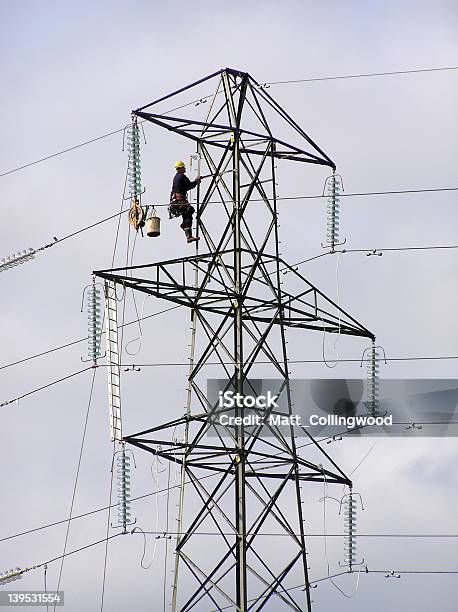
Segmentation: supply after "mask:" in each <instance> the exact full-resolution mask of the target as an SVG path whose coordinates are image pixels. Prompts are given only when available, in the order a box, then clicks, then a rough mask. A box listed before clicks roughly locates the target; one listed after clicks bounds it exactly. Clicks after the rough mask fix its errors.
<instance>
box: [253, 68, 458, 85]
mask: <svg viewBox="0 0 458 612" xmlns="http://www.w3.org/2000/svg"><path fill="white" fill-rule="evenodd" d="M457 68H458V66H443V67H440V68H417V69H414V70H393V71H390V72H364V73H360V74H345V75H337V76H329V77H314V78H309V79H292V80H288V81H269V82H267V83H263V84H262V86H264V85H285V84H288V83H314V82H316V81H337V80H339V79H361V78H366V77H380V76H393V75H397V74H417V73H421V72H440V71H444V70H456V69H457ZM262 86H261V87H262Z"/></svg>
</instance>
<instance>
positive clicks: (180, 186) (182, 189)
mask: <svg viewBox="0 0 458 612" xmlns="http://www.w3.org/2000/svg"><path fill="white" fill-rule="evenodd" d="M196 185H197V181H190V180H189V179H188V177H187V176H186V174H183V172H177V173H176V174H175V176H174V178H173V184H172V196H173V194H174V193H180V194H181V195H183V196H185V197H186V193H187V192H188V191H189V190H190V189H194V187H195V186H196Z"/></svg>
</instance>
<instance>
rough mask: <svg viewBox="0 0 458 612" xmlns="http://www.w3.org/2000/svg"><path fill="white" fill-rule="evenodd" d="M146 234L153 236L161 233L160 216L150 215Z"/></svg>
mask: <svg viewBox="0 0 458 612" xmlns="http://www.w3.org/2000/svg"><path fill="white" fill-rule="evenodd" d="M146 235H147V236H151V237H156V236H160V235H161V220H160V218H159V217H148V219H147V220H146Z"/></svg>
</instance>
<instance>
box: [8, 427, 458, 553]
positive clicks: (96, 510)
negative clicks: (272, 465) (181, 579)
mask: <svg viewBox="0 0 458 612" xmlns="http://www.w3.org/2000/svg"><path fill="white" fill-rule="evenodd" d="M457 423H458V422H457ZM457 423H455V422H453V424H457ZM394 424H395V425H399V424H402V425H410V423H394ZM423 424H426V423H423ZM428 424H435V423H428ZM437 424H441V425H442V424H447V425H448V424H450V423H437ZM365 427H368V426H367V425H359V426H357V427H354V428H352V429H350V430H349V429H345V430H344V431H341V432H340V433H338V434H334V435H332V436H326V437H325V438H320V439H319V440H318V441H317V442H318V444H321V443H322V442H326V441H327V440H333V439H335V438H336V437H339V436H343V435H348V434H350V433H352V432H354V431H359V430H361V429H364V428H365ZM313 444H314V442H307V443H305V444H300V445H298V446H297V448H298V450H299V449H302V448H305V447H307V446H311V445H313ZM217 475H218V474H208V475H206V476H202V477H201V478H198V479H197V480H198V481H199V482H200V481H202V480H206V479H207V478H214V477H216V476H217ZM187 484H189V482H186V483H185V485H187ZM180 486H181V485H180V484H176V485H173V486H171V487H166V488H165V489H158V490H157V491H152V492H151V493H145V494H143V495H139V496H137V497H132V498H131V501H139V500H141V499H146V498H147V497H151V496H153V495H159V494H160V493H167V492H168V491H169V490H171V489H177V488H179V487H180ZM116 506H117V504H110V505H108V506H103V507H102V508H96V509H94V510H90V511H88V512H84V513H83V514H79V515H77V516H74V517H72V520H76V519H79V518H85V517H87V516H91V515H92V514H97V513H98V512H103V511H104V510H108V509H110V508H114V507H116ZM67 520H68V519H64V520H60V521H54V522H53V523H47V524H46V525H41V526H40V527H35V528H33V529H28V530H27V531H22V532H20V533H16V534H13V535H10V536H6V537H4V538H1V539H0V543H1V542H5V541H7V540H12V539H14V538H17V537H20V536H23V535H28V534H30V533H35V532H36V531H41V530H43V529H47V528H49V527H55V526H56V525H61V524H62V523H66V522H67ZM161 533H162V532H161Z"/></svg>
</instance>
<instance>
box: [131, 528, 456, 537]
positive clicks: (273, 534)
mask: <svg viewBox="0 0 458 612" xmlns="http://www.w3.org/2000/svg"><path fill="white" fill-rule="evenodd" d="M135 533H138V534H139V535H141V534H143V533H144V534H146V535H160V536H185V535H186V532H181V533H180V532H178V531H160V530H158V531H143V529H142V531H141V532H135ZM196 535H199V536H221V535H224V536H234V537H236V536H237V534H236V533H235V532H234V531H227V532H220V531H199V532H196ZM245 535H246V537H249V536H250V535H253V533H252V532H247V533H246V534H245ZM259 535H260V536H268V537H291V536H298V537H299V536H300V535H301V534H300V533H278V532H271V533H260V534H259ZM345 535H346V534H345V533H306V534H305V537H306V538H324V537H326V538H343V537H345ZM357 537H358V538H402V539H404V538H412V539H416V538H425V539H426V538H428V539H436V538H437V539H440V538H447V539H448V538H458V533H452V534H448V533H358V535H357Z"/></svg>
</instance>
